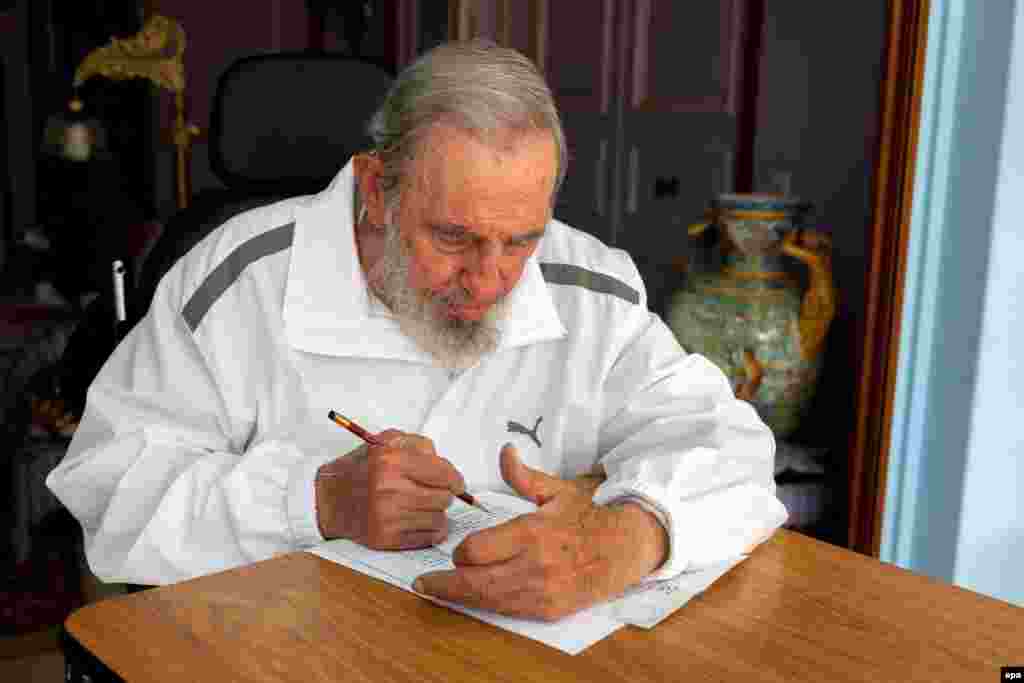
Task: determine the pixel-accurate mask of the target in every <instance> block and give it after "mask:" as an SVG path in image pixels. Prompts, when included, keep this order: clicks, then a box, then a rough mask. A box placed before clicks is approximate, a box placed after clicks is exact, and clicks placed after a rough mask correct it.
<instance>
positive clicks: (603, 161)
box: [594, 139, 608, 217]
mask: <svg viewBox="0 0 1024 683" xmlns="http://www.w3.org/2000/svg"><path fill="white" fill-rule="evenodd" d="M607 167H608V140H607V139H603V140H601V141H600V142H599V143H598V145H597V164H596V165H595V167H594V213H596V214H597V215H598V216H601V217H604V209H605V202H606V201H607V199H608V198H607V197H606V195H607V188H606V187H605V184H604V179H605V178H606V177H607V176H608V168H607Z"/></svg>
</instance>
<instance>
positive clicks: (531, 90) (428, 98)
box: [368, 39, 568, 205]
mask: <svg viewBox="0 0 1024 683" xmlns="http://www.w3.org/2000/svg"><path fill="white" fill-rule="evenodd" d="M442 124H443V125H452V126H454V127H456V128H458V129H459V130H461V131H464V132H468V133H470V134H471V135H473V136H475V137H477V138H478V139H480V140H482V141H484V142H489V143H492V144H493V143H495V142H496V141H497V140H498V139H499V136H503V135H507V134H508V132H521V133H524V134H525V133H528V132H531V131H538V130H539V131H549V132H550V133H551V135H552V137H553V138H554V141H555V144H556V145H557V147H558V169H557V174H556V176H555V185H554V191H553V192H552V196H551V203H552V205H554V200H555V197H556V196H557V195H558V190H559V188H560V187H561V186H562V182H563V181H564V179H565V172H566V166H567V163H568V158H567V148H566V143H565V134H564V132H563V130H562V123H561V119H560V118H559V116H558V110H557V108H556V107H555V103H554V100H553V98H552V97H551V91H550V89H549V88H548V86H547V83H545V81H544V77H543V76H542V75H541V74H540V72H539V71H538V70H537V67H536V66H535V65H534V63H533V62H532V61H530V60H529V59H528V58H527V57H525V56H524V55H522V54H521V53H519V52H517V51H515V50H513V49H510V48H505V47H500V46H498V45H497V44H495V43H494V42H492V41H490V40H485V39H476V40H470V41H464V42H452V43H445V44H442V45H440V46H438V47H436V48H434V49H432V50H430V51H428V52H426V53H424V54H423V55H421V56H420V57H419V58H418V59H417V60H416V61H414V62H413V63H412V64H410V65H409V66H408V67H406V68H405V69H404V70H403V71H402V73H400V74H399V76H398V78H396V79H395V82H394V83H393V84H392V85H391V89H390V90H389V91H388V94H387V96H386V97H385V99H384V102H383V103H382V104H381V106H380V108H379V109H378V110H377V112H376V113H375V114H374V115H373V117H372V118H371V119H370V122H369V127H368V130H369V134H370V136H371V137H372V138H373V140H374V144H375V147H376V150H375V151H376V154H377V155H378V157H379V158H380V160H381V161H382V163H383V171H382V173H381V177H380V179H381V190H382V191H383V193H384V197H385V202H386V203H388V204H392V203H394V202H396V201H397V199H398V195H399V194H400V192H401V189H402V187H403V184H404V182H405V178H406V171H407V170H408V162H409V161H410V160H412V159H414V158H415V157H416V154H417V152H418V151H419V147H420V144H421V143H422V142H423V140H424V139H425V138H426V135H427V133H428V132H429V130H430V129H431V128H433V127H435V126H437V125H442Z"/></svg>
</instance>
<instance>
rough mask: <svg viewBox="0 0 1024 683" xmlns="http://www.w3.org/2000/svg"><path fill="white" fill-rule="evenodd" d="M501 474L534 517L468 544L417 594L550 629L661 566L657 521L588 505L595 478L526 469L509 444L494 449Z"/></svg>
mask: <svg viewBox="0 0 1024 683" xmlns="http://www.w3.org/2000/svg"><path fill="white" fill-rule="evenodd" d="M501 474H502V477H503V478H504V479H505V481H506V482H507V483H508V484H509V486H511V487H512V488H513V489H514V490H515V491H516V492H517V493H519V494H520V495H522V496H523V497H525V498H528V499H529V500H531V501H533V502H534V503H536V504H537V506H538V509H537V511H536V512H532V513H530V514H526V515H521V516H519V517H517V518H515V519H513V520H510V521H508V522H505V523H504V524H500V525H498V526H495V527H491V528H489V529H483V530H481V531H478V532H476V533H473V534H471V535H470V536H467V537H466V538H465V540H463V541H462V543H460V544H459V546H458V547H457V548H456V549H455V553H454V555H453V560H454V563H455V567H456V568H455V569H454V570H452V571H441V572H430V573H427V574H423V575H422V576H420V577H419V578H418V579H417V580H416V583H415V584H414V588H415V589H416V590H417V591H419V592H421V593H425V594H428V595H432V596H434V597H437V598H440V599H442V600H447V601H449V602H455V603H459V604H461V605H465V606H467V607H481V608H484V609H489V610H493V611H495V612H499V613H501V614H507V615H511V616H517V617H527V618H535V619H542V620H545V621H554V620H556V619H560V618H562V617H564V616H566V615H568V614H572V613H573V612H576V611H578V610H581V609H584V608H586V607H589V606H590V605H593V604H596V603H598V602H601V601H603V600H607V599H609V598H613V597H616V596H618V595H620V594H621V593H622V592H623V591H624V590H625V589H627V588H628V587H630V586H632V585H633V584H635V583H637V582H639V581H640V580H641V579H642V578H643V577H645V576H646V575H647V574H649V573H650V572H651V571H653V570H654V569H656V568H657V567H659V566H660V565H661V564H662V563H663V562H664V560H665V558H666V556H667V552H668V536H667V534H666V532H665V530H664V529H663V528H662V526H661V524H660V523H659V522H658V520H657V519H655V517H654V516H653V515H651V514H650V513H649V512H647V511H646V510H644V509H643V508H641V507H640V506H639V505H636V504H633V503H628V502H626V503H623V504H616V505H611V506H607V507H604V506H598V505H594V503H593V502H592V501H591V497H592V496H593V493H594V489H595V488H596V487H597V485H598V484H599V483H600V480H598V479H595V478H593V477H584V478H582V479H579V480H572V481H565V480H562V479H559V478H557V477H552V476H550V475H548V474H545V473H544V472H541V471H539V470H534V469H531V468H530V467H527V466H526V465H524V464H523V463H522V462H520V460H519V458H518V456H517V455H516V451H515V447H514V446H511V445H506V446H505V447H503V448H502V449H501Z"/></svg>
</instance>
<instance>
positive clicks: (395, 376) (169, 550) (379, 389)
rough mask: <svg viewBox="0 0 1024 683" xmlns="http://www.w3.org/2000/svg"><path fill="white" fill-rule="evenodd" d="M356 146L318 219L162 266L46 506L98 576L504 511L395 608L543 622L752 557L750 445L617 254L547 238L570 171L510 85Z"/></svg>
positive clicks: (387, 105)
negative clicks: (519, 509)
mask: <svg viewBox="0 0 1024 683" xmlns="http://www.w3.org/2000/svg"><path fill="white" fill-rule="evenodd" d="M370 132H371V134H372V135H373V137H374V140H375V142H376V148H375V150H374V151H372V152H370V153H367V154H363V155H359V156H357V157H355V158H354V159H352V160H351V161H350V162H349V163H348V164H347V165H346V166H345V167H344V169H342V170H341V172H340V173H339V174H338V176H337V177H336V178H335V180H334V181H333V182H332V183H331V185H330V186H329V187H328V188H326V189H325V190H324V191H323V192H321V193H320V194H318V195H316V196H311V197H299V198H295V199H290V200H286V201H283V202H280V203H277V204H274V205H272V206H267V207H263V208H259V209H256V210H253V211H249V212H247V213H244V214H242V215H239V216H237V217H235V218H234V219H232V220H230V221H228V222H227V223H226V224H225V225H223V226H222V227H220V228H219V229H218V230H216V231H215V232H213V233H212V234H211V235H209V236H208V237H207V238H206V239H205V240H204V241H203V242H201V243H200V244H199V245H198V246H197V247H196V248H195V249H193V250H192V251H191V252H190V253H189V254H188V255H187V256H186V257H185V258H183V259H182V260H181V261H179V262H178V263H177V264H176V265H175V266H174V268H172V269H171V270H170V271H169V272H168V273H167V275H166V276H165V277H164V278H163V280H162V282H161V283H160V286H159V288H158V290H157V292H156V295H155V297H154V300H153V302H152V304H151V306H150V309H149V311H148V313H147V315H146V317H145V318H144V319H143V320H142V321H141V322H140V324H139V325H138V326H137V327H136V328H135V329H134V330H133V331H132V333H131V334H130V335H129V336H128V337H127V338H126V339H125V340H124V341H123V342H122V343H121V345H120V346H119V347H118V348H117V350H116V351H115V352H114V354H113V356H112V357H111V359H110V360H109V361H108V363H107V364H106V366H105V367H104V368H103V370H102V372H101V373H100V375H99V376H98V377H97V378H96V380H95V382H94V383H93V385H92V387H91V388H90V391H89V396H88V403H87V407H86V412H85V416H84V418H83V421H82V423H81V426H80V427H79V429H78V431H77V433H76V434H75V438H74V440H73V442H72V445H71V448H70V449H69V452H68V455H67V457H66V458H65V460H64V461H63V463H61V465H60V466H59V467H58V468H57V469H56V470H54V472H53V473H52V474H51V475H50V477H49V479H48V484H49V486H50V488H51V489H52V490H53V491H54V492H55V493H56V494H57V495H58V497H59V498H60V499H61V500H62V501H63V502H64V504H65V505H66V506H67V507H68V508H69V509H70V510H71V512H72V513H74V515H75V516H76V517H77V518H78V519H79V520H80V522H81V524H82V528H83V530H84V532H85V539H86V553H87V558H88V561H89V564H90V566H91V567H92V569H93V571H94V572H95V573H96V574H97V575H98V576H99V577H100V578H102V579H105V580H111V581H126V582H136V583H149V584H162V583H169V582H174V581H178V580H181V579H186V578H189V577H192V576H196V575H200V574H204V573H209V572H213V571H218V570H222V569H226V568H229V567H233V566H237V565H241V564H244V563H248V562H253V561H255V560H259V559H263V558H266V557H269V556H272V555H274V554H276V553H281V552H285V551H290V550H294V549H298V548H304V547H309V546H312V545H314V544H317V543H320V542H322V541H323V540H324V539H331V538H338V537H344V538H349V539H352V540H354V541H356V542H359V543H362V544H364V545H367V546H369V547H373V548H383V549H388V548H416V547H423V546H427V545H431V544H435V543H438V542H440V541H442V540H443V539H444V538H445V537H446V535H447V533H448V523H447V518H446V515H445V509H446V507H447V506H448V505H449V504H450V503H451V500H452V497H453V494H459V493H462V492H464V491H466V490H470V491H472V490H477V491H480V490H487V489H494V490H505V491H506V492H513V493H516V494H518V495H520V496H522V497H525V498H528V499H530V500H532V501H533V502H535V503H536V504H537V506H538V509H537V511H536V512H535V513H531V514H527V515H523V516H520V517H518V518H516V519H514V520H512V521H510V522H506V523H504V524H501V525H498V526H496V527H493V528H491V529H487V530H483V531H478V532H476V533H475V534H473V535H471V536H469V537H468V538H467V539H466V540H465V541H464V542H463V543H462V544H461V545H460V546H459V547H458V548H457V549H456V552H455V558H454V559H455V565H456V568H455V570H454V571H447V572H433V573H430V574H426V575H424V576H421V577H420V578H419V580H418V581H417V583H416V588H417V589H419V590H421V591H423V592H426V593H430V594H433V595H436V596H438V597H441V598H444V599H447V600H451V601H457V602H461V603H464V604H467V605H471V606H477V607H484V608H488V609H493V610H496V611H498V612H502V613H505V614H512V615H520V616H527V617H536V618H542V619H554V618H558V617H561V616H563V615H566V614H569V613H571V612H574V611H576V610H579V609H581V608H583V607H586V606H588V605H590V604H593V603H595V602H597V601H601V600H604V599H606V598H609V597H611V596H614V595H617V594H619V593H621V592H622V591H623V590H624V589H626V588H627V587H629V586H631V585H634V584H636V583H638V582H642V581H651V580H656V579H659V578H667V577H670V576H673V575H675V574H678V573H680V572H683V571H686V570H687V569H691V568H699V567H701V566H704V565H707V564H709V563H714V562H717V561H720V560H724V559H728V558H731V557H736V556H739V555H740V554H742V553H746V552H749V551H750V550H751V549H752V548H753V547H754V546H755V545H757V544H758V543H760V542H762V541H763V540H765V539H766V538H768V537H769V536H770V535H771V534H772V532H773V531H774V530H775V529H776V528H777V527H778V526H779V525H780V524H781V523H782V522H783V521H784V519H785V514H786V513H785V510H784V508H783V507H782V506H781V504H780V503H779V502H778V500H777V499H776V498H775V487H774V482H773V479H772V470H773V468H772V457H773V452H774V442H773V439H772V435H771V433H770V431H769V430H768V429H767V428H766V427H765V425H764V424H763V423H762V422H761V421H760V420H759V419H758V417H757V415H756V413H755V412H754V410H753V409H752V408H751V406H750V405H748V404H746V403H744V402H742V401H738V400H736V399H735V398H734V397H733V395H732V392H731V390H730V387H729V384H728V382H727V380H726V378H725V377H724V375H723V374H722V373H721V372H720V371H719V370H718V369H716V368H715V367H714V366H713V365H712V364H711V363H709V362H708V361H707V360H706V359H704V358H702V357H700V356H697V355H687V354H686V353H685V352H684V351H683V350H682V349H681V348H680V347H679V345H678V343H677V342H676V341H675V339H674V338H673V336H672V334H671V332H670V331H669V330H668V328H667V327H666V326H665V325H664V324H663V323H662V321H661V320H660V319H659V318H658V317H657V316H655V315H653V314H651V313H650V312H649V311H648V309H647V305H646V297H645V293H644V287H643V283H642V282H641V279H640V276H639V274H638V272H637V270H636V268H635V267H634V265H633V263H632V261H631V260H630V259H629V257H628V256H627V255H626V254H625V253H623V252H622V251H619V250H615V249H610V248H608V247H606V246H605V245H603V244H602V243H600V242H599V241H598V240H596V239H594V238H592V237H590V236H588V235H586V234H583V233H581V232H578V231H576V230H574V229H572V228H570V227H568V226H566V225H564V224H562V223H559V222H558V221H557V220H554V219H553V218H552V206H553V204H554V198H555V196H556V194H557V191H558V187H559V185H560V184H561V181H562V179H563V177H564V175H565V167H566V148H565V142H564V138H563V134H562V129H561V125H560V123H559V119H558V114H557V112H556V110H555V107H554V104H553V102H552V98H551V95H550V92H549V91H548V88H547V87H546V85H545V84H544V82H543V79H542V78H541V76H540V75H539V74H538V73H537V71H536V69H535V68H534V67H533V65H532V64H531V63H530V62H529V60H527V59H525V58H524V57H522V55H520V54H518V53H516V52H514V51H512V50H507V49H503V48H498V47H496V46H493V45H490V44H487V43H483V42H470V43H453V44H449V45H444V46H441V47H439V48H437V49H435V50H433V51H431V52H429V53H427V54H425V55H424V56H422V57H421V58H420V59H419V60H418V61H417V62H416V63H414V64H413V65H411V66H410V67H409V68H408V69H406V70H405V71H404V72H403V73H402V74H401V75H400V76H399V78H398V79H397V80H396V82H395V83H394V85H393V87H392V89H391V92H390V93H389V95H388V97H387V99H386V101H385V102H384V103H383V105H382V106H381V109H380V110H379V111H378V113H377V114H376V115H375V117H374V118H373V120H372V121H371V122H370ZM332 409H337V410H338V411H339V412H341V413H344V414H346V415H348V416H351V417H352V418H353V419H354V420H355V421H357V422H359V423H363V424H364V425H366V426H368V427H370V428H371V431H376V432H377V435H378V436H379V439H378V440H379V441H381V442H382V445H374V446H366V445H361V443H360V442H359V441H358V440H357V439H356V438H355V437H354V436H352V435H351V434H349V433H347V432H345V431H343V430H341V429H339V428H338V427H337V426H336V425H334V424H333V423H332V422H330V421H328V420H327V414H328V412H329V411H330V410H332Z"/></svg>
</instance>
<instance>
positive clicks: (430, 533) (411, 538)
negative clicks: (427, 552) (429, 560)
mask: <svg viewBox="0 0 1024 683" xmlns="http://www.w3.org/2000/svg"><path fill="white" fill-rule="evenodd" d="M446 538H448V530H447V529H412V530H408V531H402V532H401V533H400V534H399V540H398V546H397V548H396V549H397V550H414V549H416V548H429V547H431V546H435V545H437V544H438V543H443V542H444V539H446Z"/></svg>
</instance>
